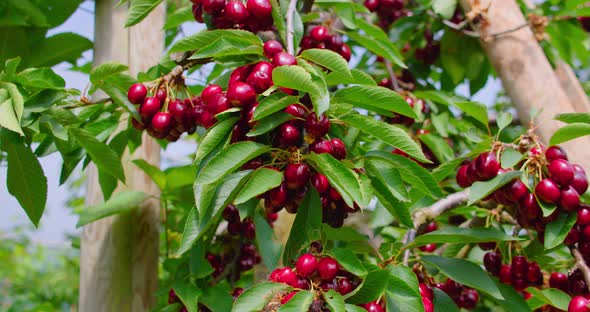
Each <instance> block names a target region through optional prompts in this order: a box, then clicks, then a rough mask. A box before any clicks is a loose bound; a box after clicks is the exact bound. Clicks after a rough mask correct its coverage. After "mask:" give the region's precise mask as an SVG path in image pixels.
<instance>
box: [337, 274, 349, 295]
mask: <svg viewBox="0 0 590 312" xmlns="http://www.w3.org/2000/svg"><path fill="white" fill-rule="evenodd" d="M352 290H353V287H352V284H351V283H350V281H349V280H348V278H346V277H345V278H341V279H339V280H338V286H337V287H336V291H337V292H339V293H340V294H341V295H343V296H344V295H346V294H348V293H350V292H351V291H352Z"/></svg>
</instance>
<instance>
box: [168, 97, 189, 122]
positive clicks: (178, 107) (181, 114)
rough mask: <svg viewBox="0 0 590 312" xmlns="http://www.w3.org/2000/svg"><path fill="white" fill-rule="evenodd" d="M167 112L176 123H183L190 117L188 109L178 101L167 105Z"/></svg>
mask: <svg viewBox="0 0 590 312" xmlns="http://www.w3.org/2000/svg"><path fill="white" fill-rule="evenodd" d="M168 112H169V113H170V114H171V115H172V117H174V120H176V122H177V123H184V121H185V120H188V117H189V115H190V112H189V110H188V107H187V106H186V105H184V102H181V101H179V100H176V101H172V102H170V104H168Z"/></svg>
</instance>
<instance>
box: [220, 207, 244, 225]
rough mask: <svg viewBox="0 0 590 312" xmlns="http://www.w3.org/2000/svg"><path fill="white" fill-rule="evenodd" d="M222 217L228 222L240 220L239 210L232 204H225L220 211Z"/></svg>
mask: <svg viewBox="0 0 590 312" xmlns="http://www.w3.org/2000/svg"><path fill="white" fill-rule="evenodd" d="M222 216H223V219H224V220H226V221H228V222H237V221H240V212H239V211H238V208H236V206H234V205H227V207H225V209H223V213H222Z"/></svg>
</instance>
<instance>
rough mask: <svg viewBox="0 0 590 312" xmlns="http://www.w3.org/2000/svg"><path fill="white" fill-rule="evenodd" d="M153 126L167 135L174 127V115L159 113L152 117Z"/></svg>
mask: <svg viewBox="0 0 590 312" xmlns="http://www.w3.org/2000/svg"><path fill="white" fill-rule="evenodd" d="M151 125H152V128H153V129H154V130H156V131H157V132H160V133H166V132H168V131H169V130H170V129H171V128H172V126H173V125H174V122H173V120H172V115H170V113H165V112H157V113H156V114H155V115H154V117H152V123H151Z"/></svg>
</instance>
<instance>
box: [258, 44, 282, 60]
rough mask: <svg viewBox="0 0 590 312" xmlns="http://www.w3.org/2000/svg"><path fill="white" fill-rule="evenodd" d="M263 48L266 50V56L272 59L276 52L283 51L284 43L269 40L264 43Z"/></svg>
mask: <svg viewBox="0 0 590 312" xmlns="http://www.w3.org/2000/svg"><path fill="white" fill-rule="evenodd" d="M262 50H263V51H264V56H266V57H268V58H269V59H272V57H273V56H275V54H277V53H280V52H283V45H282V44H281V43H280V42H278V41H276V40H269V41H267V42H265V43H264V46H263V47H262Z"/></svg>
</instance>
